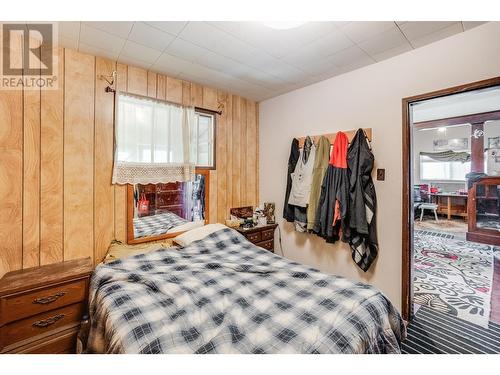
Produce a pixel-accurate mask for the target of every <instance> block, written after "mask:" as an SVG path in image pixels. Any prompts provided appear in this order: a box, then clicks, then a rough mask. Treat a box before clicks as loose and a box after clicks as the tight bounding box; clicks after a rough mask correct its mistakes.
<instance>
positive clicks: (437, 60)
mask: <svg viewBox="0 0 500 375" xmlns="http://www.w3.org/2000/svg"><path fill="white" fill-rule="evenodd" d="M499 39H500V23H488V24H485V25H482V26H479V27H477V28H475V29H472V30H470V31H467V32H465V33H461V34H458V35H455V36H452V37H450V38H448V39H444V40H442V41H439V42H437V43H434V44H431V45H428V46H425V47H422V48H420V49H417V50H414V51H411V52H408V53H406V54H404V55H399V56H396V57H394V58H392V59H389V60H386V61H383V62H380V63H377V64H374V65H370V66H367V67H365V68H362V69H359V70H356V71H353V72H350V73H347V74H344V75H341V76H337V77H334V78H331V79H329V80H326V81H322V82H319V83H317V84H314V85H311V86H308V87H305V88H302V89H299V90H296V91H293V92H290V93H287V94H284V95H281V96H279V97H276V98H272V99H269V100H266V101H264V102H262V103H261V104H260V115H259V116H260V128H259V133H260V134H259V139H260V196H261V202H265V201H270V202H276V208H277V210H276V215H277V219H278V221H279V224H280V227H281V230H282V236H283V248H284V249H285V255H286V256H287V257H289V258H292V259H294V260H297V261H300V262H303V263H306V264H310V265H312V266H315V267H317V268H319V269H321V270H323V271H325V272H328V273H332V274H338V275H343V276H347V277H349V278H351V279H355V280H361V281H365V282H368V283H372V284H374V285H375V286H377V287H379V288H380V289H381V290H382V291H383V292H384V293H385V294H386V295H387V296H388V297H389V298H390V299H391V300H392V301H393V302H394V303H395V304H396V306H399V307H400V305H401V206H402V199H401V189H402V172H401V171H402V163H401V160H402V159H401V155H402V141H401V139H402V133H401V118H402V110H401V107H402V104H401V99H402V98H404V97H407V96H412V95H416V94H421V93H426V92H429V91H433V90H437V89H442V88H446V87H451V86H455V85H460V84H464V83H468V82H473V81H477V80H481V79H486V78H490V77H494V76H500V43H498V40H499ZM358 127H371V128H372V129H373V138H374V139H373V143H372V146H373V151H374V154H375V158H376V164H375V168H377V167H379V168H385V169H386V181H383V182H382V181H375V187H376V190H377V196H378V220H377V222H378V237H379V243H380V253H379V256H378V260H377V261H376V263H375V264H373V265H372V268H371V269H370V270H369V272H368V273H366V274H365V273H363V272H362V271H361V270H359V268H357V266H356V265H355V264H354V263H353V261H352V260H351V255H350V250H349V248H348V246H346V245H345V244H334V245H330V244H326V243H325V242H324V241H323V240H322V239H320V238H318V237H316V236H315V235H313V234H299V233H295V232H294V231H293V229H292V226H291V225H290V224H288V223H283V222H282V219H280V218H281V215H282V209H283V200H284V194H285V186H286V173H287V161H288V155H289V152H290V143H291V140H292V138H293V137H300V136H304V135H307V134H312V135H315V134H322V133H329V132H332V131H336V130H349V129H356V128H358ZM277 252H279V250H277Z"/></svg>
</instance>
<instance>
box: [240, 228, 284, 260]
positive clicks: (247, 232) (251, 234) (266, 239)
mask: <svg viewBox="0 0 500 375" xmlns="http://www.w3.org/2000/svg"><path fill="white" fill-rule="evenodd" d="M277 226H278V224H267V225H257V226H255V227H253V228H243V227H239V228H234V229H236V230H237V231H238V232H240V233H241V234H243V235H244V236H245V237H246V238H247V239H248V241H250V242H252V243H254V244H256V245H257V246H260V247H262V248H264V249H266V250H269V251H271V252H273V253H274V231H275V230H276V227H277Z"/></svg>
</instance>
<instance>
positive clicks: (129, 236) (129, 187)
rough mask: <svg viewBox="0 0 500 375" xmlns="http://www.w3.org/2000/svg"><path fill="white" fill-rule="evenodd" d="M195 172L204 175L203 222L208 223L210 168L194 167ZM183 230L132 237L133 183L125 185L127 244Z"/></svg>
mask: <svg viewBox="0 0 500 375" xmlns="http://www.w3.org/2000/svg"><path fill="white" fill-rule="evenodd" d="M195 174H201V175H203V176H205V224H207V223H209V211H210V210H209V207H210V206H209V204H210V201H209V197H210V170H209V169H206V168H205V169H203V168H196V171H195ZM182 233H184V232H175V233H165V234H161V235H158V236H149V237H141V238H134V185H130V184H128V185H127V243H128V244H129V245H133V244H138V243H144V242H152V241H158V240H164V239H167V238H173V237H176V236H178V235H179V234H182Z"/></svg>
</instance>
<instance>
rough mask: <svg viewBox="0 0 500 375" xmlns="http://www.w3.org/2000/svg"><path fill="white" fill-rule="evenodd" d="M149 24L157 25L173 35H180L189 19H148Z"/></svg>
mask: <svg viewBox="0 0 500 375" xmlns="http://www.w3.org/2000/svg"><path fill="white" fill-rule="evenodd" d="M146 23H147V24H148V25H150V26H153V27H156V28H157V29H159V30H161V31H164V32H166V33H169V34H172V35H176V36H177V35H178V34H179V33H180V32H181V31H182V29H183V28H184V27H185V26H186V25H187V23H188V22H187V21H160V22H154V21H148V22H146Z"/></svg>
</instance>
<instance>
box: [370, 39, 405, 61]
mask: <svg viewBox="0 0 500 375" xmlns="http://www.w3.org/2000/svg"><path fill="white" fill-rule="evenodd" d="M411 50H412V47H411V46H410V44H409V43H405V44H401V45H399V46H397V47H394V48H391V49H388V50H385V51H383V52H380V53H375V54H373V55H371V57H372V58H373V59H374V60H375V61H382V60H387V59H389V58H391V57H394V56H396V55H400V54H402V53H405V52H409V51H411Z"/></svg>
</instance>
